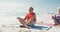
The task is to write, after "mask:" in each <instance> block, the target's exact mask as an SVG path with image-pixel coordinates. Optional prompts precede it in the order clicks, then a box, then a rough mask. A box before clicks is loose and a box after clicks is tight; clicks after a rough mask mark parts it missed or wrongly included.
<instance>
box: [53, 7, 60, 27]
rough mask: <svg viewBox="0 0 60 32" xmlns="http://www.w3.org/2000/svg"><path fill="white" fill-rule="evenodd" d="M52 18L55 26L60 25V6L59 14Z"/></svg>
mask: <svg viewBox="0 0 60 32" xmlns="http://www.w3.org/2000/svg"><path fill="white" fill-rule="evenodd" d="M52 19H54V23H55V24H54V26H56V25H60V8H59V9H58V14H55V15H54V16H52Z"/></svg>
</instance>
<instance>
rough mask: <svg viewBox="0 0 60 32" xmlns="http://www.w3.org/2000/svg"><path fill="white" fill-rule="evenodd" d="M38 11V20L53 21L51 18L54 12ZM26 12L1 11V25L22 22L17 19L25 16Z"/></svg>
mask: <svg viewBox="0 0 60 32" xmlns="http://www.w3.org/2000/svg"><path fill="white" fill-rule="evenodd" d="M35 13H36V18H37V22H41V21H43V22H47V21H49V22H47V23H51V21H53V20H52V19H51V15H52V14H48V13H38V12H35ZM25 15H26V12H0V25H9V24H20V22H19V21H18V20H17V19H16V18H17V17H21V18H24V17H25Z"/></svg>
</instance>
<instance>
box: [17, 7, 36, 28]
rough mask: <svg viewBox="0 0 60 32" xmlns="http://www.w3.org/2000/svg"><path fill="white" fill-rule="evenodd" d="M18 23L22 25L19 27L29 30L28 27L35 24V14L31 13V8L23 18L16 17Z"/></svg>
mask: <svg viewBox="0 0 60 32" xmlns="http://www.w3.org/2000/svg"><path fill="white" fill-rule="evenodd" d="M17 19H18V20H19V22H20V23H21V24H22V25H21V27H23V26H24V27H26V28H29V26H32V25H34V24H35V22H36V14H35V13H34V11H33V7H30V8H29V12H28V13H27V14H26V16H25V18H24V19H23V18H21V17H17Z"/></svg>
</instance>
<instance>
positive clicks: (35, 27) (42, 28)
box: [30, 26, 52, 30]
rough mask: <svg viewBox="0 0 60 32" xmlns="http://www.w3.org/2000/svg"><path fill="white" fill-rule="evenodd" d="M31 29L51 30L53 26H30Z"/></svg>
mask: <svg viewBox="0 0 60 32" xmlns="http://www.w3.org/2000/svg"><path fill="white" fill-rule="evenodd" d="M30 28H31V29H39V30H49V29H50V28H52V26H30Z"/></svg>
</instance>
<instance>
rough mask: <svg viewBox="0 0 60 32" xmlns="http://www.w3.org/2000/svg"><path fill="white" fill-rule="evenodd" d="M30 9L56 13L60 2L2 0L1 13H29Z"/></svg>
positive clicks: (58, 0) (0, 3)
mask: <svg viewBox="0 0 60 32" xmlns="http://www.w3.org/2000/svg"><path fill="white" fill-rule="evenodd" d="M29 7H33V8H34V11H35V12H38V13H56V12H57V10H58V7H60V0H0V12H27V11H28V10H29Z"/></svg>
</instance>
